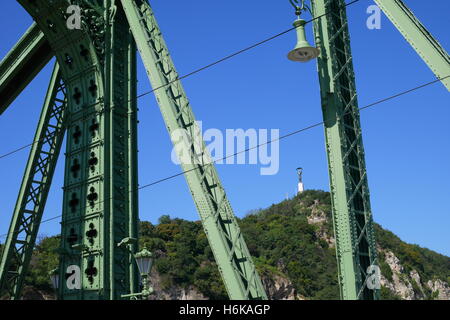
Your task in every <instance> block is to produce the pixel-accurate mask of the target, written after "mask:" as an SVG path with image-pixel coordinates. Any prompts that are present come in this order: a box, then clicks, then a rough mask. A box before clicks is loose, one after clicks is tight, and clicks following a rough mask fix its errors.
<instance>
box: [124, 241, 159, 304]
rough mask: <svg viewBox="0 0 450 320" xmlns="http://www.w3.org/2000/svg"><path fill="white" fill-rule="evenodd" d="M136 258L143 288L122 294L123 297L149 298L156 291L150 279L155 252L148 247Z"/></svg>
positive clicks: (137, 254) (136, 255)
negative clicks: (137, 291) (136, 291)
mask: <svg viewBox="0 0 450 320" xmlns="http://www.w3.org/2000/svg"><path fill="white" fill-rule="evenodd" d="M134 260H135V261H136V264H137V267H138V270H139V274H140V275H141V281H142V286H143V288H142V291H141V292H139V293H131V294H125V295H122V298H131V299H138V298H139V297H141V299H142V300H147V299H148V297H149V296H150V295H151V294H152V293H153V292H154V290H153V288H152V287H151V286H150V283H149V281H148V278H149V277H150V271H151V269H152V266H153V254H152V253H151V252H150V251H148V250H147V248H144V249H142V250H141V251H139V252H138V253H136V254H135V255H134Z"/></svg>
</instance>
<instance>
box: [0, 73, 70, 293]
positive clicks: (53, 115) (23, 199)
mask: <svg viewBox="0 0 450 320" xmlns="http://www.w3.org/2000/svg"><path fill="white" fill-rule="evenodd" d="M65 99H66V89H65V87H64V83H63V82H62V79H61V72H60V68H59V65H58V64H56V65H55V67H54V70H53V74H52V77H51V80H50V86H49V89H48V92H47V96H46V98H45V103H44V107H43V109H42V113H41V117H40V120H39V124H38V128H37V131H36V135H35V137H34V141H35V143H34V144H33V146H32V148H31V152H30V156H29V158H28V163H27V167H26V170H25V174H24V177H23V180H22V185H21V187H20V192H19V196H18V198H17V203H16V206H15V209H14V214H13V218H12V221H11V225H10V227H9V232H8V237H7V239H6V243H5V248H4V251H3V255H2V259H1V264H0V292H2V291H3V290H4V291H6V292H7V293H8V294H9V296H10V298H11V299H15V300H17V299H20V298H21V289H22V286H23V281H24V278H25V274H26V272H27V270H28V267H29V264H30V259H31V256H32V252H33V248H34V246H35V243H36V236H37V234H38V230H39V225H40V223H41V219H42V215H43V212H44V208H45V204H46V201H47V195H48V192H49V189H50V185H51V183H52V179H53V174H54V171H55V168H56V162H57V160H58V156H59V153H60V150H61V145H62V141H63V139H64V133H65V127H64V121H65V120H64V119H65V114H66V102H65Z"/></svg>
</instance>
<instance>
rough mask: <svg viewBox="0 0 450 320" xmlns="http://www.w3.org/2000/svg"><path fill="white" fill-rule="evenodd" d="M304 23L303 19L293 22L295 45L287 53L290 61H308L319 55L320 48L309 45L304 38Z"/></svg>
mask: <svg viewBox="0 0 450 320" xmlns="http://www.w3.org/2000/svg"><path fill="white" fill-rule="evenodd" d="M305 24H306V21H305V20H297V21H295V22H294V27H295V28H296V29H297V45H296V46H295V48H294V50H291V51H290V52H289V54H288V58H289V60H291V61H296V62H308V61H310V60H312V59H315V58H317V57H318V56H319V55H320V50H319V49H317V48H314V47H313V46H311V45H310V44H309V42H308V40H306V31H305Z"/></svg>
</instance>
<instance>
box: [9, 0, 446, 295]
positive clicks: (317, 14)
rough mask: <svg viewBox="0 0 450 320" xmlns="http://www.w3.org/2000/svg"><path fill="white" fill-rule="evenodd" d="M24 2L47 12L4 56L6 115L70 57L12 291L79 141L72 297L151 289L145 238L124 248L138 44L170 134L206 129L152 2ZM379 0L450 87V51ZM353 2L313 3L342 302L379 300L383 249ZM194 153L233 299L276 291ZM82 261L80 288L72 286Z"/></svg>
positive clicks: (64, 250) (131, 207) (58, 74)
mask: <svg viewBox="0 0 450 320" xmlns="http://www.w3.org/2000/svg"><path fill="white" fill-rule="evenodd" d="M17 2H18V3H19V4H20V5H21V6H23V8H24V9H25V10H26V11H27V12H28V13H29V14H30V15H31V16H32V18H33V19H34V21H35V22H34V23H33V25H32V26H31V27H30V28H29V29H28V30H27V31H26V33H25V34H24V35H23V37H22V38H21V39H20V40H19V41H18V43H17V44H16V45H15V46H14V47H13V48H12V49H11V51H10V52H9V53H8V54H7V55H6V57H4V58H3V60H2V61H1V62H0V114H1V113H3V112H4V111H5V110H6V109H7V108H8V107H9V106H10V105H11V103H12V102H13V101H14V100H15V98H16V97H17V96H18V95H19V94H20V93H21V92H22V91H23V90H24V89H25V88H26V87H27V85H28V84H29V83H30V82H31V81H32V80H33V79H34V77H35V76H36V75H37V74H38V73H39V72H40V71H41V70H42V68H43V67H44V66H45V65H47V64H48V63H49V62H50V61H51V60H52V59H53V57H56V62H55V65H54V69H53V74H52V76H51V79H50V83H49V87H48V90H47V94H46V98H45V103H44V106H43V108H42V113H41V116H40V120H39V123H38V127H37V130H36V135H35V138H34V141H35V143H34V144H33V145H32V147H31V151H30V154H29V160H28V163H27V166H26V169H25V173H24V177H23V181H22V185H21V188H20V191H19V194H18V198H17V202H16V206H15V210H14V213H13V218H12V221H11V224H10V228H9V233H8V236H7V240H6V242H5V247H4V252H3V255H2V258H1V264H0V291H1V292H6V293H7V294H8V295H9V297H10V298H11V299H20V298H21V291H22V287H23V285H24V278H25V275H26V273H27V270H28V269H29V267H30V261H31V257H32V251H33V248H34V246H35V244H36V238H37V234H38V230H39V226H40V224H41V222H42V216H43V213H44V210H45V204H46V200H47V196H48V193H49V189H50V186H51V183H52V178H53V175H54V172H55V168H56V164H57V160H58V157H59V154H60V150H61V147H62V144H63V140H64V138H66V152H65V175H64V188H63V190H64V195H63V200H62V201H63V207H62V208H63V209H62V210H63V212H62V221H61V244H60V248H59V250H58V253H59V257H60V259H59V261H60V262H59V269H58V276H59V283H61V284H62V285H60V286H59V288H58V296H59V298H60V299H64V300H75V299H76V300H80V299H81V300H100V299H102V300H115V299H121V298H122V296H123V295H126V294H128V293H133V292H136V291H138V290H139V277H138V273H137V270H136V266H135V264H134V263H133V261H132V259H133V258H132V255H130V251H131V252H132V253H135V252H136V251H137V245H136V242H135V241H130V242H129V244H128V249H124V248H123V247H122V246H118V244H119V243H121V242H123V240H124V239H137V237H138V231H137V229H138V196H137V190H138V177H137V166H138V163H137V89H136V82H137V81H136V69H137V67H136V64H137V53H138V52H139V55H140V57H141V58H142V61H143V64H144V66H145V68H146V71H147V74H148V77H149V81H150V82H151V85H152V87H153V89H154V93H155V95H156V98H157V101H158V104H159V107H160V111H161V114H162V117H163V119H164V122H165V125H166V128H167V130H168V132H169V134H170V133H172V132H174V131H175V130H178V129H183V130H186V131H187V132H188V133H190V134H191V137H193V136H195V130H196V129H197V128H196V122H195V117H194V114H193V111H192V108H191V105H190V103H189V100H188V98H187V96H186V93H185V91H184V89H183V86H182V84H181V80H180V77H179V75H178V73H177V71H176V69H175V66H174V63H173V61H172V59H171V56H170V54H169V51H168V48H167V46H166V43H165V42H164V39H163V36H162V33H161V30H160V28H159V26H158V23H157V20H156V18H155V15H154V13H153V11H152V8H151V6H150V4H149V2H148V1H147V0H17ZM291 2H293V3H294V2H296V3H299V2H300V1H298V0H296V1H294V0H291ZM301 2H302V3H303V6H304V5H305V3H304V1H301ZM375 2H376V4H378V6H379V7H380V8H381V9H382V10H383V11H384V12H385V14H386V15H387V16H388V17H389V19H390V20H391V21H392V22H393V23H394V25H395V26H396V27H397V28H398V29H399V31H400V32H401V33H402V35H403V36H404V37H405V39H406V40H407V41H408V42H410V44H411V45H412V46H413V47H414V49H415V50H416V51H417V53H418V54H419V55H420V56H421V57H422V58H423V60H424V61H425V62H426V63H427V64H428V65H429V67H430V68H431V69H432V70H433V71H434V73H435V74H436V76H437V77H438V78H439V79H442V82H443V84H444V85H445V86H446V87H447V89H449V90H450V79H448V78H445V77H446V76H448V75H450V59H449V56H448V54H447V53H446V52H445V50H444V49H443V48H442V47H441V46H440V44H439V43H438V42H437V41H436V40H435V39H434V38H433V37H432V35H431V34H430V33H429V32H428V31H427V30H426V29H425V27H424V26H423V25H422V24H421V23H420V21H418V20H417V18H416V17H415V16H414V14H413V13H412V12H411V11H410V10H409V9H408V8H407V7H406V6H405V5H404V3H403V2H402V1H401V0H375ZM346 5H347V4H346V3H345V1H344V0H311V1H310V7H309V8H310V11H311V13H312V15H313V22H314V34H315V42H316V46H317V48H318V49H319V50H320V55H319V56H318V59H317V65H318V74H319V82H320V90H321V100H322V109H323V116H324V127H325V136H326V152H327V155H328V164H329V177H330V190H331V194H332V208H333V222H334V230H335V236H336V240H337V241H336V251H337V260H338V275H337V276H338V279H339V285H340V290H341V298H342V299H347V300H357V299H365V300H376V299H378V298H379V290H378V289H376V288H374V289H371V287H370V286H368V285H367V283H368V281H369V280H370V277H371V275H372V270H373V267H374V266H376V265H377V254H376V242H375V235H374V230H373V219H372V212H371V208H370V196H369V188H368V183H367V172H366V166H365V157H364V148H363V141H362V132H361V126H360V119H359V109H358V101H357V93H356V88H355V75H354V72H353V61H352V54H351V47H350V36H349V29H348V21H347V17H346ZM71 6H76V8H78V9H79V10H80V16H81V25H80V28H68V19H70V14H69V13H68V8H69V7H71ZM444 78H445V79H444ZM175 142H176V141H173V143H175ZM189 156H190V158H191V160H192V161H189V163H184V164H182V169H183V172H184V175H185V178H186V181H187V184H188V186H189V189H190V192H191V194H192V197H193V200H194V202H195V205H196V207H197V210H198V213H199V215H200V218H201V221H202V224H203V228H204V231H205V233H206V235H207V238H208V240H209V243H210V246H211V248H212V250H213V253H214V257H215V259H216V262H217V265H218V268H219V271H220V274H221V275H222V279H223V282H224V284H225V287H226V290H227V292H228V295H229V297H230V299H234V300H247V299H254V300H264V299H267V298H268V297H267V294H266V292H265V289H264V287H263V284H262V281H261V278H260V276H259V275H258V273H257V271H256V268H255V265H254V263H253V261H252V257H251V256H250V253H249V250H248V249H247V246H246V244H245V241H244V238H243V235H242V233H241V231H240V229H239V226H238V223H237V221H236V218H235V216H234V213H233V209H232V207H231V205H230V203H229V201H228V199H227V196H226V193H225V190H224V188H223V186H222V184H221V182H220V179H219V176H218V174H217V171H216V169H215V166H214V163H213V162H212V161H211V158H210V155H209V153H208V151H207V149H206V147H205V144H204V143H203V144H202V145H201V146H196V147H195V148H194V147H192V150H191V152H190V155H189ZM76 270H79V273H80V281H79V282H80V283H79V285H78V286H68V285H65V283H66V279H67V278H68V277H70V276H71V275H72V274H73V273H74V272H76Z"/></svg>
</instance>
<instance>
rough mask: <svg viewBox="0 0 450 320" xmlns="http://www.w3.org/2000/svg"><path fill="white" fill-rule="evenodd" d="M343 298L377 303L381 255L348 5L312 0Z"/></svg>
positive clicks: (327, 0) (341, 1) (342, 0)
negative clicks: (374, 271) (374, 284)
mask: <svg viewBox="0 0 450 320" xmlns="http://www.w3.org/2000/svg"><path fill="white" fill-rule="evenodd" d="M311 2H312V9H313V15H314V17H318V16H322V15H324V14H326V13H328V14H327V15H326V16H325V17H323V18H320V19H316V20H315V21H314V34H315V38H316V45H317V47H318V48H319V49H320V51H321V55H320V57H319V58H318V73H319V81H320V88H321V100H322V111H323V117H324V125H325V138H326V150H327V157H328V167H329V177H330V191H331V199H332V212H333V224H334V232H335V237H336V255H337V262H338V276H339V286H340V293H341V297H342V299H346V300H355V299H367V300H373V299H378V295H379V290H371V289H369V287H368V286H367V281H368V280H369V277H370V276H371V274H369V273H368V268H369V267H371V266H376V264H377V253H376V245H375V235H374V230H373V218H372V212H371V208H370V195H369V186H368V182H367V171H366V165H365V156H364V147H363V141H362V133H361V124H360V117H359V109H358V101H357V94H356V86H355V76H354V71H353V58H352V54H351V48H350V35H349V30H348V21H347V17H346V9H345V1H344V0H311Z"/></svg>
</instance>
